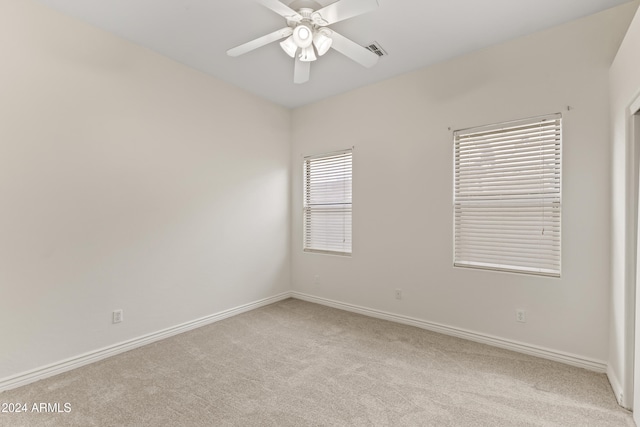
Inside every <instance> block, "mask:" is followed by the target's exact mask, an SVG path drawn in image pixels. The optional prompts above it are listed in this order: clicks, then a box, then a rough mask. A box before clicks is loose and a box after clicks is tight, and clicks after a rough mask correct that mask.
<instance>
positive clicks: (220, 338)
mask: <svg viewBox="0 0 640 427" xmlns="http://www.w3.org/2000/svg"><path fill="white" fill-rule="evenodd" d="M0 402H14V403H15V402H22V403H25V402H26V403H28V404H29V405H30V407H29V411H31V409H32V408H31V405H32V404H33V403H52V404H55V403H58V404H59V405H58V406H59V408H60V410H61V411H64V409H65V406H64V404H65V403H68V404H70V408H69V407H67V408H68V409H70V412H67V413H65V412H61V413H32V412H28V413H25V414H7V413H0V425H2V426H252V425H255V426H258V425H260V426H307V425H314V426H316V425H317V426H320V425H327V426H369V425H380V426H385V425H388V426H439V427H441V426H572V427H573V426H598V427H606V426H633V425H634V424H633V421H632V420H631V415H630V414H629V412H627V411H625V410H623V409H621V408H620V407H619V406H618V405H617V404H616V402H615V399H614V396H613V393H612V391H611V388H610V386H609V384H608V382H607V379H606V377H605V376H604V375H602V374H596V373H593V372H589V371H586V370H583V369H579V368H573V367H570V366H566V365H563V364H560V363H555V362H551V361H547V360H542V359H538V358H535V357H530V356H525V355H521V354H517V353H513V352H510V351H506V350H501V349H496V348H492V347H489V346H485V345H481V344H477V343H473V342H468V341H464V340H461V339H457V338H451V337H447V336H443V335H439V334H436V333H432V332H428V331H424V330H421V329H417V328H414V327H410V326H404V325H399V324H395V323H391V322H387V321H383V320H377V319H371V318H368V317H364V316H360V315H357V314H352V313H347V312H343V311H340V310H335V309H332V308H328V307H323V306H319V305H316V304H310V303H307V302H303V301H299V300H293V299H289V300H286V301H282V302H279V303H276V304H273V305H270V306H267V307H263V308H260V309H258V310H254V311H252V312H249V313H245V314H242V315H239V316H236V317H233V318H230V319H227V320H224V321H221V322H218V323H215V324H213V325H210V326H206V327H203V328H200V329H197V330H194V331H191V332H188V333H185V334H182V335H178V336H175V337H172V338H169V339H166V340H164V341H160V342H157V343H154V344H151V345H148V346H146V347H143V348H140V349H137V350H133V351H130V352H127V353H123V354H121V355H118V356H115V357H112V358H110V359H106V360H103V361H101V362H98V363H95V364H93V365H89V366H86V367H83V368H80V369H76V370H74V371H71V372H67V373H64V374H61V375H59V376H56V377H53V378H49V379H47V380H43V381H40V382H37V383H34V384H31V385H28V386H25V387H22V388H19V389H15V390H10V391H7V392H5V393H2V394H0Z"/></svg>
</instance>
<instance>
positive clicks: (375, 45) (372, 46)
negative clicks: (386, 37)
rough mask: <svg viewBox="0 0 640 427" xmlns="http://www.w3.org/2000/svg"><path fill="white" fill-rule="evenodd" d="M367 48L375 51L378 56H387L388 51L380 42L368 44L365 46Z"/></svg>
mask: <svg viewBox="0 0 640 427" xmlns="http://www.w3.org/2000/svg"><path fill="white" fill-rule="evenodd" d="M365 47H366V48H367V49H369V50H370V51H371V52H373V53H375V54H376V55H378V56H387V55H388V53H387V52H385V50H384V49H383V48H382V46H380V43H378V42H373V43H371V44H369V45H367V46H365Z"/></svg>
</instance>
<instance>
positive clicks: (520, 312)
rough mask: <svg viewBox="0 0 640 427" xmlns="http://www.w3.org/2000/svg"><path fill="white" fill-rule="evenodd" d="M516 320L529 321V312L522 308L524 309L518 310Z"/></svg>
mask: <svg viewBox="0 0 640 427" xmlns="http://www.w3.org/2000/svg"><path fill="white" fill-rule="evenodd" d="M516 322H520V323H526V322H527V312H526V311H524V310H522V309H518V310H516Z"/></svg>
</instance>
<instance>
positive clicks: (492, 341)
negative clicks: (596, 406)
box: [292, 291, 607, 373]
mask: <svg viewBox="0 0 640 427" xmlns="http://www.w3.org/2000/svg"><path fill="white" fill-rule="evenodd" d="M292 297H293V298H297V299H300V300H304V301H308V302H313V303H316V304H322V305H326V306H329V307H333V308H338V309H341V310H345V311H351V312H353V313H358V314H363V315H365V316H370V317H375V318H378V319H384V320H390V321H392V322H397V323H402V324H405V325H411V326H415V327H418V328H422V329H426V330H429V331H433V332H438V333H441V334H445V335H450V336H454V337H458V338H463V339H467V340H470V341H475V342H479V343H482V344H487V345H491V346H494V347H499V348H504V349H506V350H512V351H515V352H518V353H524V354H528V355H530V356H537V357H541V358H543V359H549V360H553V361H556V362H561V363H565V364H567V365H572V366H577V367H579V368H584V369H589V370H591V371H596V372H599V373H605V372H607V363H606V362H604V361H601V360H594V359H589V358H586V357H582V356H578V355H575V354H570V353H565V352H562V351H557V350H551V349H548V348H543V347H538V346H535V345H531V344H525V343H521V342H517V341H512V340H508V339H504V338H499V337H495V336H492V335H487V334H482V333H478V332H473V331H468V330H465V329H461V328H456V327H452V326H446V325H442V324H439V323H434V322H428V321H426V320H421V319H416V318H413V317H408V316H402V315H399V314H393V313H387V312H384V311H380V310H374V309H371V308H366V307H361V306H357V305H353V304H346V303H343V302H339V301H334V300H330V299H326V298H320V297H316V296H313V295H308V294H304V293H301V292H295V291H294V292H293V293H292Z"/></svg>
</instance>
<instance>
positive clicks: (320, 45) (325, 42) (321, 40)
mask: <svg viewBox="0 0 640 427" xmlns="http://www.w3.org/2000/svg"><path fill="white" fill-rule="evenodd" d="M332 43H333V39H331V38H330V37H328V36H327V35H326V34H325V33H324V32H323V31H317V32H316V34H315V35H314V36H313V44H314V45H315V46H316V49H317V50H318V55H320V56H322V55H324V54H325V53H327V52H328V51H329V49H330V48H331V44H332Z"/></svg>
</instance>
